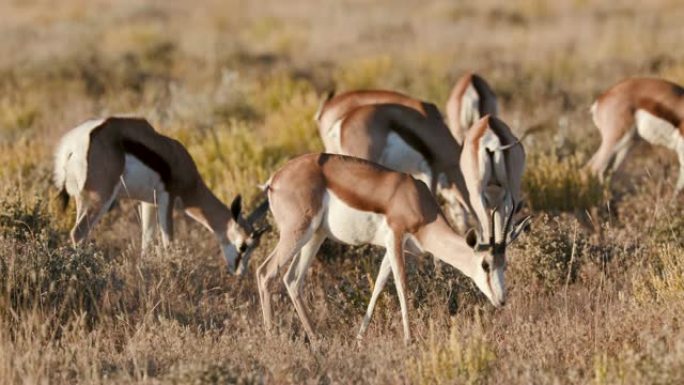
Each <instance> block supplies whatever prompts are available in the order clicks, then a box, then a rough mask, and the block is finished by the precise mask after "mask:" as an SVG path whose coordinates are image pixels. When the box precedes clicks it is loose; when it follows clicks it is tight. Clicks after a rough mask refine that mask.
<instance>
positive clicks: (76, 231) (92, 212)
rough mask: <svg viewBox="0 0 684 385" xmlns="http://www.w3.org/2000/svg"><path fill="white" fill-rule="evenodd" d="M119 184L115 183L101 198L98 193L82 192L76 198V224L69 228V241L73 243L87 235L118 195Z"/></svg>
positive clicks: (78, 241)
mask: <svg viewBox="0 0 684 385" xmlns="http://www.w3.org/2000/svg"><path fill="white" fill-rule="evenodd" d="M120 187H121V185H117V186H116V187H115V188H114V191H113V192H111V193H110V194H109V196H108V197H105V198H103V195H102V194H99V193H82V195H81V196H79V197H78V198H76V213H77V214H76V217H77V219H76V224H75V225H74V227H73V229H72V230H71V241H72V242H73V244H74V245H76V244H78V243H80V242H82V241H83V240H84V239H86V238H87V237H88V234H90V231H91V230H92V229H93V227H95V225H96V224H97V222H99V221H100V219H101V218H102V216H103V215H104V214H105V213H106V212H107V210H109V206H111V204H112V202H114V199H116V196H117V195H118V192H119V188H120Z"/></svg>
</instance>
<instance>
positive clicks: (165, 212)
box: [157, 191, 173, 248]
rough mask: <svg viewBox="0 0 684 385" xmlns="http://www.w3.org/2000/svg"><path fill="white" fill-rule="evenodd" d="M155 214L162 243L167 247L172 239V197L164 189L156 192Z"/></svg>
mask: <svg viewBox="0 0 684 385" xmlns="http://www.w3.org/2000/svg"><path fill="white" fill-rule="evenodd" d="M157 215H158V216H159V224H160V226H161V232H162V245H163V246H164V248H168V247H169V245H170V243H171V242H172V241H173V199H172V197H171V195H170V194H169V193H168V192H166V191H159V192H158V194H157Z"/></svg>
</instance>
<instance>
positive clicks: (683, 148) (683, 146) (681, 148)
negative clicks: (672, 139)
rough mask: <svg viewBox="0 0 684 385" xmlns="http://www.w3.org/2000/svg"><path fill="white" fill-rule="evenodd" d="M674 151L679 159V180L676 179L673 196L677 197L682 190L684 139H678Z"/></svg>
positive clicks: (683, 186) (683, 183)
mask: <svg viewBox="0 0 684 385" xmlns="http://www.w3.org/2000/svg"><path fill="white" fill-rule="evenodd" d="M675 151H677V156H678V157H679V178H677V185H676V186H675V195H677V194H679V192H680V191H682V189H684V138H680V140H679V142H678V143H677V147H676V148H675Z"/></svg>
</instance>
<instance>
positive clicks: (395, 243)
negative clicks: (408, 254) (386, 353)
mask: <svg viewBox="0 0 684 385" xmlns="http://www.w3.org/2000/svg"><path fill="white" fill-rule="evenodd" d="M403 243H404V240H403V237H402V235H401V234H391V235H390V236H389V239H388V242H387V251H388V256H389V257H390V258H389V259H390V265H391V266H392V273H393V274H394V284H395V285H396V287H397V294H398V296H399V304H400V305H401V320H402V323H403V324H404V342H405V343H407V344H408V343H409V342H410V341H411V331H410V330H409V319H408V306H407V302H408V301H407V297H406V270H405V263H404V247H403Z"/></svg>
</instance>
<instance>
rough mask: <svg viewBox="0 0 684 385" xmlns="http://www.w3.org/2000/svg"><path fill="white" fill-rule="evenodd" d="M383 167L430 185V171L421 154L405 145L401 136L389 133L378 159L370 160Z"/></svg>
mask: <svg viewBox="0 0 684 385" xmlns="http://www.w3.org/2000/svg"><path fill="white" fill-rule="evenodd" d="M371 160H373V161H375V162H377V163H379V164H381V165H383V166H385V167H388V168H391V169H393V170H397V171H401V172H405V173H407V174H411V175H413V176H414V177H415V178H416V179H418V180H421V181H423V182H424V183H425V184H426V185H428V187H429V186H431V185H432V183H431V182H432V170H431V168H430V164H429V163H428V162H427V160H426V159H425V157H424V156H423V154H421V153H420V152H418V151H417V150H416V149H414V148H413V147H411V146H410V145H409V144H408V143H406V142H405V141H404V140H403V139H402V138H401V136H399V135H398V134H396V133H393V132H392V133H390V134H389V135H388V136H387V145H386V146H385V149H384V150H383V152H382V154H381V155H380V158H379V159H371Z"/></svg>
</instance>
